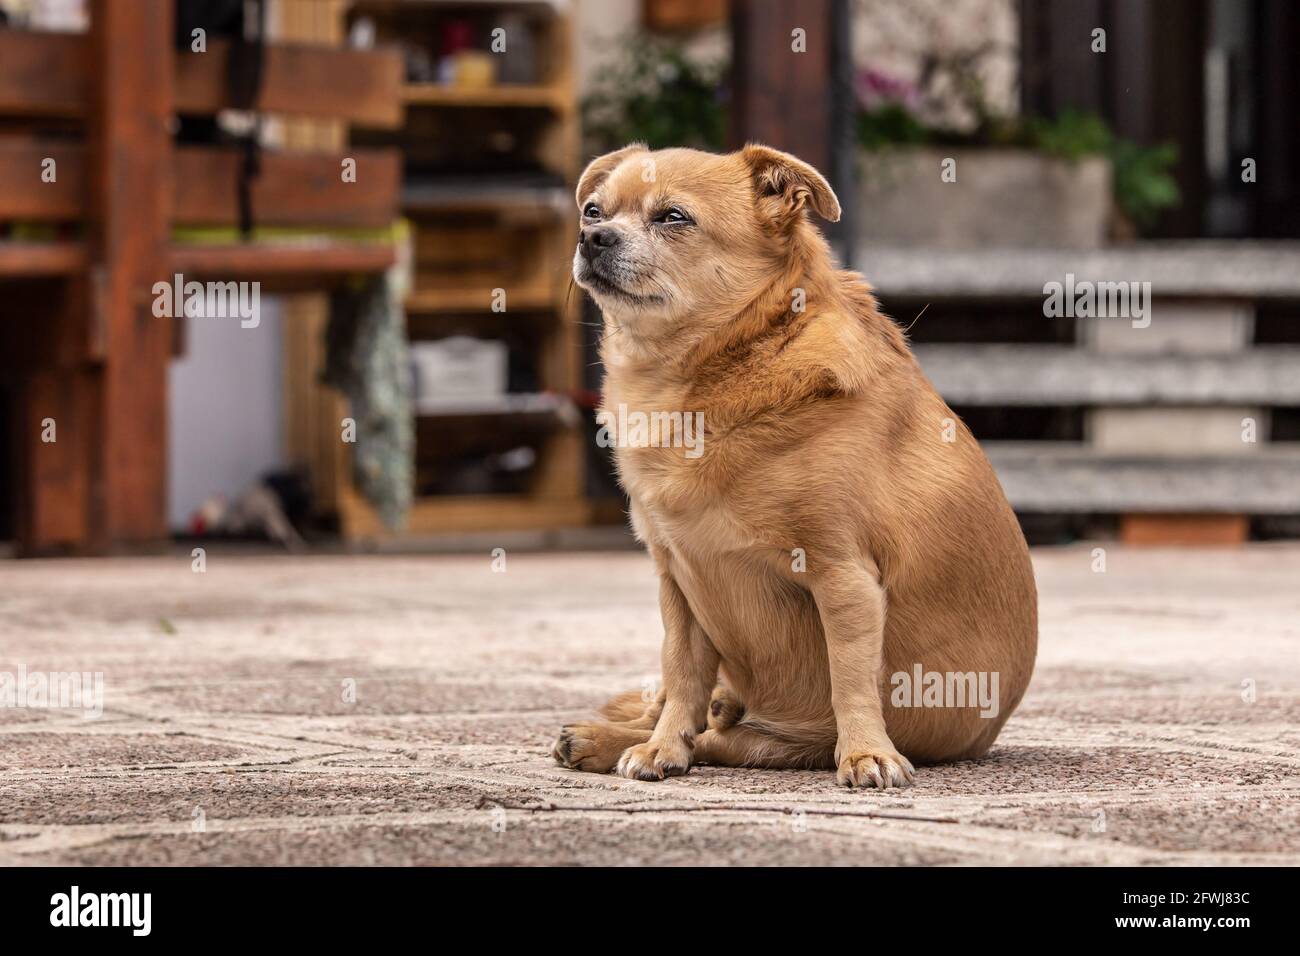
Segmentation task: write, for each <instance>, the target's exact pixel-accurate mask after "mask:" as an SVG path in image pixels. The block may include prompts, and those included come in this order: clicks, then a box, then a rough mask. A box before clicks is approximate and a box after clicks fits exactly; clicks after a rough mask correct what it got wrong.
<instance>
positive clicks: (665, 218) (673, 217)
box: [655, 208, 691, 226]
mask: <svg viewBox="0 0 1300 956" xmlns="http://www.w3.org/2000/svg"><path fill="white" fill-rule="evenodd" d="M690 221H691V218H690V216H688V215H686V213H684V212H682V211H681V210H680V209H676V208H673V209H665V210H664V211H663V212H661V213H660V214H659V215H658V216H656V217H655V222H658V223H663V224H664V225H666V226H676V225H680V224H682V223H686V222H690Z"/></svg>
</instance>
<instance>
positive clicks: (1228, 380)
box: [914, 345, 1300, 405]
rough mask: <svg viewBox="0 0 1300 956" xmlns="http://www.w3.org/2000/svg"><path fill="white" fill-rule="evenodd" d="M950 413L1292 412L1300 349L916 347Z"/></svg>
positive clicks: (1297, 399) (1299, 382)
mask: <svg viewBox="0 0 1300 956" xmlns="http://www.w3.org/2000/svg"><path fill="white" fill-rule="evenodd" d="M914 351H915V352H916V357H917V360H918V361H919V362H920V363H921V368H922V369H923V370H924V371H925V373H926V375H928V376H929V377H930V380H931V381H932V382H933V383H934V385H935V388H937V389H938V390H939V393H940V394H941V395H943V397H944V399H945V400H946V401H947V402H948V403H949V404H956V405H1147V404H1163V405H1241V404H1250V405H1297V404H1300V346H1289V345H1286V346H1284V345H1279V346H1269V347H1267V348H1255V349H1245V350H1243V351H1241V352H1235V353H1226V354H1221V355H1169V354H1163V355H1102V354H1098V353H1095V352H1090V351H1087V350H1085V349H1082V348H1075V347H1073V346H1058V345H918V346H916V347H915V349H914Z"/></svg>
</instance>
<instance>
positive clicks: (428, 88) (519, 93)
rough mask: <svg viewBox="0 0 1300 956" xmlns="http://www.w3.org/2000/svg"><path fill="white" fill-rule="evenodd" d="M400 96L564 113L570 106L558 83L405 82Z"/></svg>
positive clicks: (425, 102)
mask: <svg viewBox="0 0 1300 956" xmlns="http://www.w3.org/2000/svg"><path fill="white" fill-rule="evenodd" d="M402 99H403V100H404V101H405V102H406V104H407V105H408V106H445V107H455V108H465V109H498V108H506V109H546V110H551V111H553V112H556V113H566V112H568V111H569V110H570V109H571V108H572V104H571V103H570V101H569V98H568V96H567V95H566V94H565V91H564V90H563V89H562V88H561V87H558V86H547V85H538V86H523V85H517V86H512V85H509V84H505V83H502V84H499V85H497V86H483V87H469V86H445V85H443V84H439V83H407V84H406V85H405V86H404V87H402Z"/></svg>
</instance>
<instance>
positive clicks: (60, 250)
mask: <svg viewBox="0 0 1300 956" xmlns="http://www.w3.org/2000/svg"><path fill="white" fill-rule="evenodd" d="M89 265H90V257H89V255H88V254H87V252H86V247H85V245H84V244H83V243H80V242H75V241H64V240H59V241H54V242H17V241H10V240H7V239H0V279H26V278H42V277H48V276H70V275H76V274H77V273H79V272H83V271H85V270H86V269H87V268H89Z"/></svg>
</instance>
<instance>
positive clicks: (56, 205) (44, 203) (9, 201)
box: [0, 136, 86, 222]
mask: <svg viewBox="0 0 1300 956" xmlns="http://www.w3.org/2000/svg"><path fill="white" fill-rule="evenodd" d="M47 159H52V160H53V161H54V167H53V172H54V181H53V182H45V181H44V180H43V179H42V173H43V171H44V168H45V167H44V163H45V160H47ZM85 199H86V171H85V150H84V148H83V147H82V146H81V145H80V144H77V143H64V142H57V141H50V140H39V139H35V138H33V137H27V136H23V137H18V136H4V137H0V220H4V219H14V220H22V221H26V222H55V221H60V220H69V219H76V218H77V217H79V216H80V215H81V213H82V209H83V208H84V205H85Z"/></svg>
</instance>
